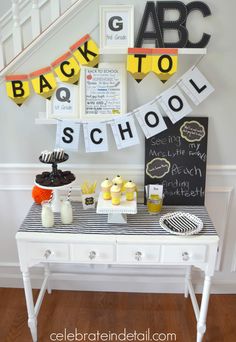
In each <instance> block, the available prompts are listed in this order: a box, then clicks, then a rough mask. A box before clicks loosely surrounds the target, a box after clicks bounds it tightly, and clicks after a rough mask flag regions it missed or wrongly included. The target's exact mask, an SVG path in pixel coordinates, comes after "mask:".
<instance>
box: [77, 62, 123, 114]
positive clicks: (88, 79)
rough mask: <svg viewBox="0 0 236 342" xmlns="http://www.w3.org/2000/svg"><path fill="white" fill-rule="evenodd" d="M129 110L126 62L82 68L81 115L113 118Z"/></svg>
mask: <svg viewBox="0 0 236 342" xmlns="http://www.w3.org/2000/svg"><path fill="white" fill-rule="evenodd" d="M126 112H127V75H126V69H125V66H124V64H122V63H121V64H119V63H118V64H113V63H108V64H106V63H102V64H101V63H100V64H99V68H82V69H81V78H80V113H81V115H80V117H81V118H82V119H86V120H89V119H94V118H96V119H100V120H102V119H104V120H106V119H111V118H114V117H115V116H116V115H120V114H124V113H126Z"/></svg>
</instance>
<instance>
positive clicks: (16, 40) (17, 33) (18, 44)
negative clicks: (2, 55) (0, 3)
mask: <svg viewBox="0 0 236 342" xmlns="http://www.w3.org/2000/svg"><path fill="white" fill-rule="evenodd" d="M12 17H13V48H14V55H15V56H16V55H18V53H20V52H21V51H22V47H23V44H22V34H21V26H20V17H19V0H12Z"/></svg>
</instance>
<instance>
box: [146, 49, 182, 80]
mask: <svg viewBox="0 0 236 342" xmlns="http://www.w3.org/2000/svg"><path fill="white" fill-rule="evenodd" d="M177 65H178V49H165V48H160V49H159V48H157V49H152V71H153V72H154V73H155V74H156V75H157V76H158V78H159V79H160V80H161V82H163V83H165V82H166V81H168V79H169V78H170V77H171V76H173V74H174V73H175V72H176V71H177Z"/></svg>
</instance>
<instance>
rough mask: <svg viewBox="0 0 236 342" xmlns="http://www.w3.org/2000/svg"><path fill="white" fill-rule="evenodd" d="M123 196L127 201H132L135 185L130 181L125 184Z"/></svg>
mask: <svg viewBox="0 0 236 342" xmlns="http://www.w3.org/2000/svg"><path fill="white" fill-rule="evenodd" d="M124 188H125V196H126V200H127V201H133V200H134V192H135V190H136V184H135V183H134V182H132V181H131V180H130V181H129V182H127V183H125V186H124Z"/></svg>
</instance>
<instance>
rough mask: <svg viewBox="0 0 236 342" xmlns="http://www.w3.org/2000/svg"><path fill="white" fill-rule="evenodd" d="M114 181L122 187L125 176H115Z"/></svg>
mask: <svg viewBox="0 0 236 342" xmlns="http://www.w3.org/2000/svg"><path fill="white" fill-rule="evenodd" d="M112 183H113V184H116V185H117V186H119V187H120V189H121V188H122V185H123V178H122V177H121V176H120V175H117V176H116V177H115V178H113V180H112Z"/></svg>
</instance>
